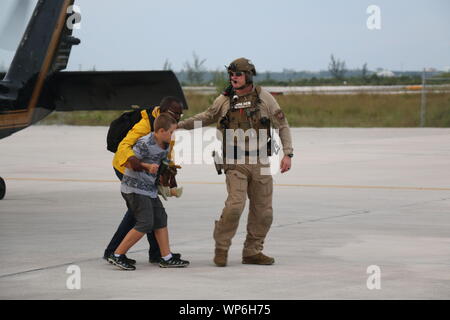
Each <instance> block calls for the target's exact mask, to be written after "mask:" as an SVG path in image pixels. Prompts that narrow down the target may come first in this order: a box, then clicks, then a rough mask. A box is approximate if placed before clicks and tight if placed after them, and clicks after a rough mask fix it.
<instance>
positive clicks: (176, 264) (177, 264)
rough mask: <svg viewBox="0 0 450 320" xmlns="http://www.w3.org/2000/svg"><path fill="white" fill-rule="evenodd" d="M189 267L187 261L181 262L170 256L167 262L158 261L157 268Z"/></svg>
mask: <svg viewBox="0 0 450 320" xmlns="http://www.w3.org/2000/svg"><path fill="white" fill-rule="evenodd" d="M188 265H189V261H187V260H181V259H180V258H177V257H175V256H174V255H172V258H170V259H169V260H167V261H166V260H164V259H163V258H161V259H160V260H159V267H160V268H184V267H187V266H188Z"/></svg>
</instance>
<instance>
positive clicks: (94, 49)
mask: <svg viewBox="0 0 450 320" xmlns="http://www.w3.org/2000/svg"><path fill="white" fill-rule="evenodd" d="M11 1H12V0H1V2H2V3H3V4H8V2H11ZM30 1H31V2H33V3H35V2H36V0H30ZM75 4H77V5H79V6H80V8H81V15H82V21H81V29H79V30H75V31H74V35H75V36H76V37H79V38H80V39H81V44H80V45H79V46H78V47H74V48H73V50H72V54H71V57H70V60H69V70H78V69H79V68H80V66H81V68H82V69H84V70H86V69H90V68H92V67H93V66H94V65H95V67H96V69H97V70H154V69H161V68H162V67H163V65H164V62H165V61H166V59H168V61H169V62H170V63H171V64H172V67H173V69H174V70H175V71H178V70H180V69H182V68H183V65H184V63H185V62H186V61H191V60H192V53H193V52H196V53H197V54H198V56H200V57H201V58H204V59H206V62H205V66H206V67H207V68H208V69H212V70H215V69H220V70H223V66H224V65H225V64H228V63H229V62H230V61H231V60H233V59H234V58H237V57H241V56H244V57H247V58H250V59H252V60H253V62H254V64H255V65H256V67H257V69H258V70H260V71H266V70H269V71H281V70H283V69H294V70H311V71H318V70H325V69H327V66H328V63H329V60H330V55H331V54H332V53H333V54H334V55H335V56H336V57H337V58H339V59H343V60H345V61H346V64H347V67H349V68H358V67H361V66H362V65H363V64H364V63H365V62H367V63H368V67H369V69H370V70H374V69H376V68H378V67H381V68H387V69H391V70H420V69H422V68H423V67H434V68H437V69H439V70H442V69H444V68H445V67H449V66H450V1H449V0H429V1H422V0H408V1H406V0H396V1H392V0H371V1H366V0H345V1H332V0H328V1H325V0H315V1H313V0H308V1H299V0H276V1H274V0H270V1H268V0H259V1H251V0H247V1H242V0H241V1H236V0H228V1H213V0H190V1H182V0H165V1H149V0H129V1H123V0H95V1H93V0H76V1H75ZM370 5H377V6H378V7H379V8H380V10H381V11H380V16H381V29H379V30H369V29H368V27H367V25H366V22H367V20H368V18H369V16H370V15H369V14H368V13H367V12H366V10H367V8H368V7H369V6H370ZM0 10H1V9H0ZM6 11H7V10H6V9H5V10H3V14H5V12H6ZM30 11H31V8H30ZM1 21H4V19H3V20H0V28H1V26H2V22H1ZM12 55H13V53H11V52H8V51H5V50H1V49H0V63H1V61H4V63H5V64H9V61H10V60H11V59H12Z"/></svg>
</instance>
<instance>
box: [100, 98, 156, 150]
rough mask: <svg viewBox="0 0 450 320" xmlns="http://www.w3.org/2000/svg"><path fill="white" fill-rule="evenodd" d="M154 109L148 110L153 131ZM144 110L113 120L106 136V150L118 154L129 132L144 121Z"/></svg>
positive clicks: (128, 113)
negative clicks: (118, 149)
mask: <svg viewBox="0 0 450 320" xmlns="http://www.w3.org/2000/svg"><path fill="white" fill-rule="evenodd" d="M154 108H155V107H153V108H150V109H146V111H147V114H148V119H149V121H150V130H151V131H153V123H154V122H155V118H154V117H153V116H152V112H153V109H154ZM141 111H142V109H138V110H133V111H129V112H125V113H123V114H122V115H121V116H120V117H118V118H117V119H115V120H113V121H112V122H111V124H110V125H109V130H108V135H107V136H106V149H108V151H111V152H114V153H115V152H116V151H117V148H118V147H119V144H120V142H121V141H122V140H123V138H125V137H126V135H127V133H128V131H130V130H131V129H132V128H133V126H134V125H135V124H136V123H138V122H139V121H140V120H141V119H142V115H141Z"/></svg>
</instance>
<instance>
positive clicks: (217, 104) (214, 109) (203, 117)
mask: <svg viewBox="0 0 450 320" xmlns="http://www.w3.org/2000/svg"><path fill="white" fill-rule="evenodd" d="M226 99H227V98H226V97H224V96H222V95H221V96H219V97H218V98H216V100H214V102H213V104H212V105H211V106H210V107H209V108H208V109H206V110H205V111H203V112H201V113H198V114H196V115H194V116H192V117H190V118H189V119H186V120H184V121H180V122H179V123H178V128H180V129H186V130H191V129H194V122H195V121H201V122H202V127H205V126H209V125H210V124H212V123H214V122H216V121H217V120H218V118H219V116H220V109H221V108H222V104H223V103H224V102H225V100H226Z"/></svg>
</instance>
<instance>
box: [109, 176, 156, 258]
mask: <svg viewBox="0 0 450 320" xmlns="http://www.w3.org/2000/svg"><path fill="white" fill-rule="evenodd" d="M114 172H115V173H116V175H117V178H119V180H120V181H122V178H123V174H122V173H120V172H119V171H117V170H116V169H114ZM135 224H136V220H135V219H134V216H133V213H132V212H131V211H130V210H127V212H126V213H125V216H124V217H123V219H122V222H121V223H120V224H119V227H118V228H117V231H116V233H114V235H113V237H112V239H111V241H110V242H109V244H108V246H107V247H106V249H105V253H104V256H109V255H110V254H111V253H113V252H114V251H115V250H116V249H117V247H118V246H119V244H120V243H121V242H122V240H123V239H124V238H125V236H126V235H127V233H128V232H129V231H130V230H131V229H133V227H134V225H135ZM147 240H148V243H149V245H150V249H149V251H148V255H149V258H150V259H151V260H157V259H159V258H160V257H161V253H160V252H159V246H158V242H157V241H156V238H155V233H154V232H153V231H152V232H149V233H147Z"/></svg>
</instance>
